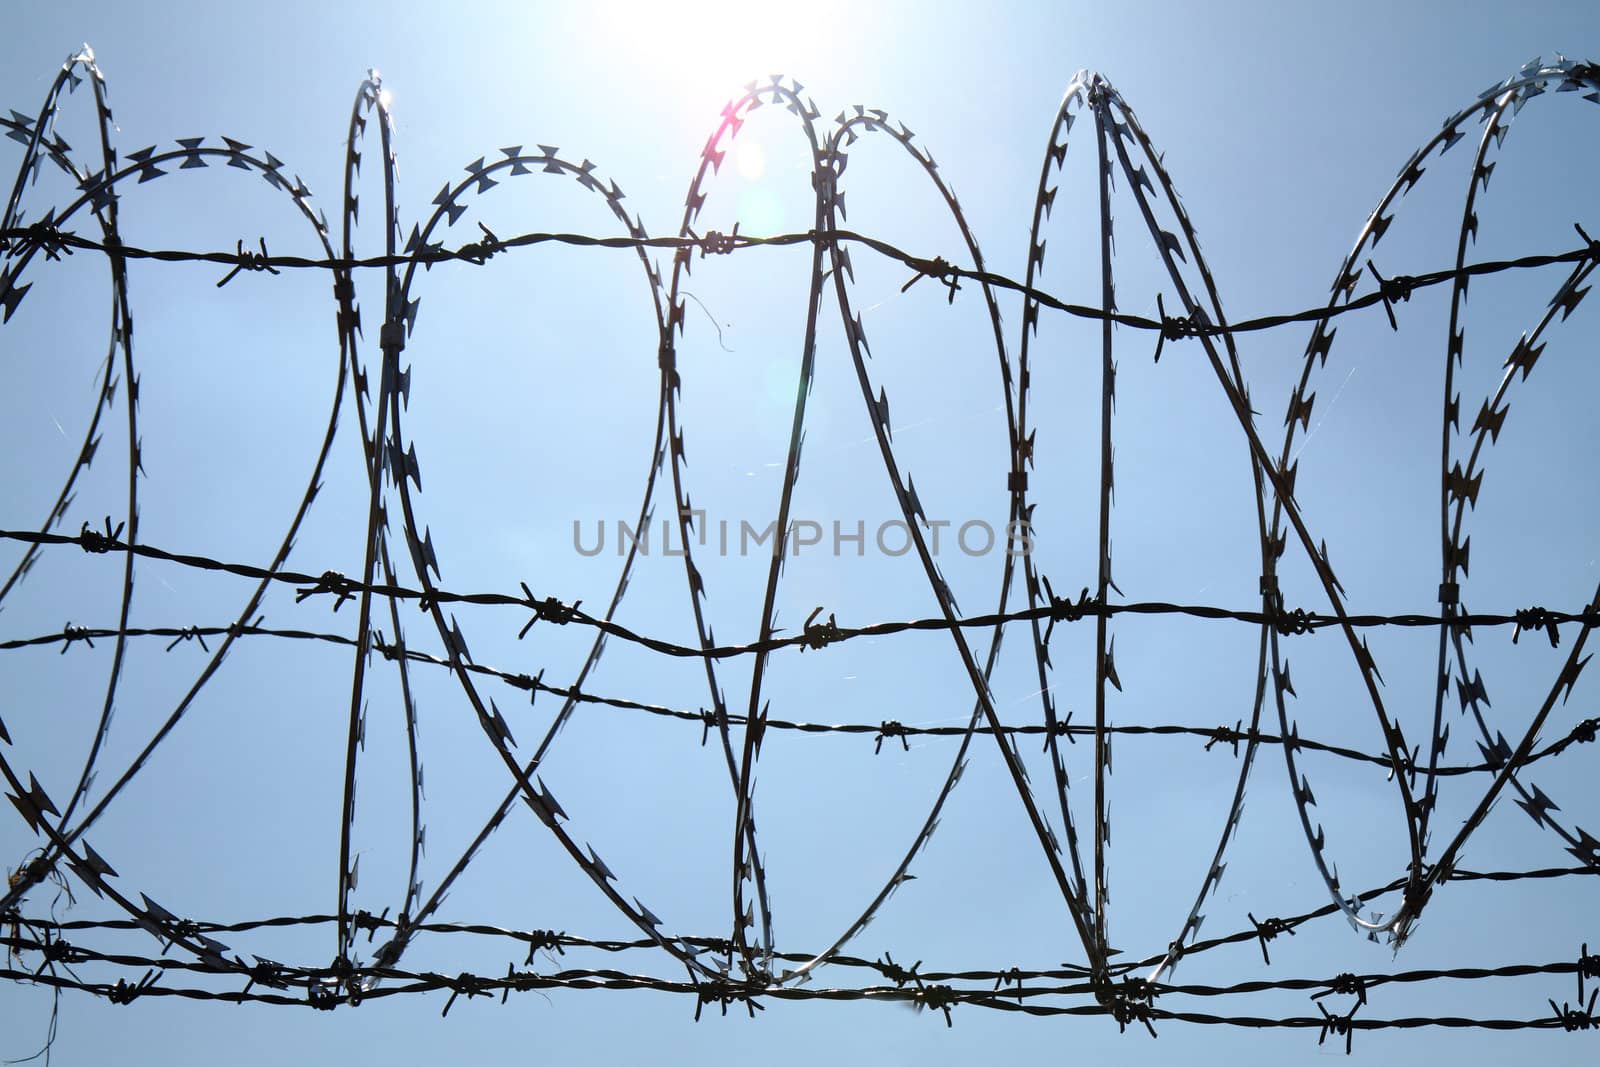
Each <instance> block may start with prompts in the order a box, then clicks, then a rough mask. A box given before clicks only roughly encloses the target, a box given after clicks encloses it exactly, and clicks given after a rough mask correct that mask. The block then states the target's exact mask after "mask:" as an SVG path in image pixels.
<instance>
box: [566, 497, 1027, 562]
mask: <svg viewBox="0 0 1600 1067" xmlns="http://www.w3.org/2000/svg"><path fill="white" fill-rule="evenodd" d="M684 519H685V527H686V528H687V530H688V531H689V536H691V537H692V538H694V544H695V545H696V546H697V547H699V548H701V549H706V550H708V551H712V552H715V553H716V554H717V555H719V556H749V555H757V554H760V555H768V556H777V555H781V554H782V553H784V552H785V551H787V552H788V553H789V555H791V556H798V555H800V554H801V553H802V552H805V551H808V550H809V551H810V552H811V553H812V554H824V553H827V554H831V555H834V556H846V555H856V556H865V555H866V554H867V552H868V551H869V550H876V552H877V553H878V554H880V555H884V556H903V555H905V554H906V553H908V552H910V551H911V550H912V549H913V548H915V547H916V542H917V540H918V539H919V538H920V539H921V540H922V541H923V543H924V544H925V545H926V546H927V548H928V553H929V554H930V555H933V556H937V555H939V554H940V553H941V552H946V551H949V550H950V549H951V548H952V546H953V547H954V548H955V549H957V550H959V551H960V552H961V553H962V554H963V555H966V556H973V557H977V556H986V555H989V554H990V553H991V552H995V551H1003V552H1005V553H1006V554H1007V555H1011V556H1026V555H1028V554H1030V553H1031V552H1032V551H1033V534H1032V531H1031V530H1030V529H1029V527H1028V524H1027V523H1026V522H1022V521H1018V520H1013V521H1011V522H1007V523H1005V524H1004V525H1003V527H1002V528H1001V529H1000V530H999V531H997V530H996V529H995V527H994V525H993V524H992V523H990V522H988V521H987V520H985V519H968V520H966V521H965V522H961V523H957V522H955V521H954V520H951V519H923V520H922V521H921V523H920V524H919V526H920V529H917V530H916V531H913V528H912V526H911V525H910V524H908V523H906V522H905V521H904V520H901V519H887V520H885V521H883V522H879V523H877V524H876V525H875V526H873V527H871V528H869V527H868V523H867V520H865V519H856V520H854V522H850V521H848V520H840V519H833V520H831V521H830V522H829V523H828V524H826V525H824V524H823V523H821V522H818V521H816V520H815V519H793V520H791V521H790V523H789V525H788V528H787V530H786V531H785V535H784V536H783V537H782V538H781V539H780V538H779V536H778V522H777V520H776V519H773V520H771V521H769V522H768V523H767V524H766V525H765V526H759V527H758V526H756V525H755V524H753V523H751V522H750V521H749V520H747V519H739V520H738V521H737V522H735V521H733V520H730V519H718V520H716V522H715V524H712V523H709V522H707V521H706V513H705V511H704V510H703V509H700V508H695V509H693V510H692V511H686V512H685V513H684ZM652 529H654V530H659V536H658V537H657V538H656V539H655V542H654V545H653V546H652V542H651V532H652ZM608 530H609V531H610V532H611V536H610V537H609V538H608V536H607V532H608ZM608 545H609V546H610V548H611V550H612V551H613V552H614V553H615V554H616V555H618V556H625V555H627V554H629V553H630V552H632V553H636V554H638V555H641V556H648V555H650V554H651V553H652V551H654V552H657V553H659V554H661V555H663V556H683V555H685V554H686V552H685V548H684V540H683V534H682V532H681V531H680V530H679V528H678V527H677V526H675V525H674V524H673V523H672V521H671V520H669V519H662V520H661V521H660V522H659V523H657V524H656V525H655V526H652V525H651V524H650V523H648V522H645V523H636V524H633V525H630V524H629V523H628V522H627V521H626V520H623V519H616V520H613V521H612V522H611V523H609V524H608V523H607V521H606V520H605V519H599V520H596V521H595V522H594V524H593V527H592V529H591V530H587V531H586V529H585V523H584V522H583V520H581V519H573V520H572V547H573V548H574V549H576V550H577V552H578V554H579V555H580V556H590V557H593V556H598V555H600V554H601V553H603V552H605V551H606V549H607V546H608Z"/></svg>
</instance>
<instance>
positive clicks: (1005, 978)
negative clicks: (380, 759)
mask: <svg viewBox="0 0 1600 1067" xmlns="http://www.w3.org/2000/svg"><path fill="white" fill-rule="evenodd" d="M326 918H327V919H328V920H329V921H334V920H335V918H336V917H332V916H329V917H326ZM58 929H59V928H58ZM51 933H52V931H50V930H49V929H47V930H46V932H45V933H44V934H43V937H44V939H43V940H37V939H35V938H33V937H22V936H20V934H14V935H13V936H10V937H6V938H0V943H4V944H5V945H6V946H7V947H8V948H9V949H11V950H12V951H13V952H17V951H37V952H39V953H40V954H41V955H43V956H44V957H45V961H46V962H45V964H43V965H41V967H40V968H39V970H38V971H35V972H26V971H13V970H5V971H0V976H4V977H8V978H13V979H17V980H21V981H32V982H36V983H40V984H44V985H50V986H56V987H58V988H70V989H76V990H80V991H84V992H89V993H92V994H95V995H98V996H102V997H105V998H106V999H108V1000H110V1001H111V1002H112V1003H119V1004H127V1003H131V1001H133V1000H134V999H137V998H138V997H140V996H144V995H157V996H178V997H188V998H194V999H214V1000H225V1001H233V1002H236V1003H242V1002H246V1001H254V1002H260V1003H269V1004H281V1005H296V1006H307V1007H313V1008H321V1009H327V1010H331V1009H333V1008H335V1007H338V1006H340V1005H341V1004H349V1005H350V1006H358V1005H359V1004H360V1002H361V1001H362V1000H365V999H369V998H373V997H380V996H393V995H399V994H408V993H427V992H443V991H449V992H450V994H451V995H450V997H449V999H448V1000H447V1001H446V1003H445V1006H444V1008H443V1010H442V1012H441V1014H444V1015H447V1014H448V1013H449V1011H450V1008H451V1007H452V1006H453V1005H454V1003H455V1001H456V999H457V998H459V997H462V996H465V997H466V998H467V999H472V998H474V997H477V996H485V995H492V994H494V993H500V994H502V996H501V1002H502V1003H505V1002H506V1000H507V999H508V997H509V994H510V993H512V992H524V991H531V990H545V989H563V988H567V989H593V988H604V989H649V990H654V991H658V992H673V993H679V994H686V995H693V996H695V997H696V999H697V1001H698V1004H697V1009H696V1012H695V1018H696V1019H697V1020H698V1018H699V1017H700V1012H701V1010H702V1009H703V1008H704V1007H705V1006H707V1005H708V1004H715V1005H719V1006H721V1007H722V1008H723V1010H724V1012H725V1011H726V1008H727V1007H729V1006H731V1005H733V1004H735V1003H737V1004H742V1005H745V1006H747V1008H748V1010H749V1011H750V1012H751V1013H752V1014H753V1013H754V1012H755V1010H757V1009H758V1008H761V1007H762V1004H761V1001H762V999H763V998H766V999H773V1000H862V999H887V1000H902V1001H907V1002H909V1003H912V1004H914V1005H916V1006H918V1007H926V1008H931V1009H935V1010H938V1011H941V1012H943V1014H944V1018H945V1021H946V1023H947V1024H949V1023H951V1022H952V1018H951V1015H950V1012H949V1009H950V1008H951V1007H954V1006H957V1005H961V1004H969V1005H973V1006H980V1007H989V1008H1002V1009H1008V1010H1021V1011H1027V1012H1029V1013H1032V1014H1049V1015H1061V1014H1109V1015H1111V1016H1113V1017H1114V1018H1115V1019H1116V1021H1117V1022H1118V1023H1119V1024H1122V1026H1123V1028H1124V1029H1126V1026H1127V1024H1129V1023H1132V1022H1138V1023H1140V1024H1143V1025H1145V1026H1146V1027H1147V1028H1149V1029H1150V1032H1151V1034H1152V1035H1154V1033H1155V1031H1154V1029H1153V1027H1150V1024H1151V1022H1153V1021H1159V1020H1173V1021H1180V1022H1187V1023H1200V1024H1225V1025H1242V1026H1257V1025H1267V1024H1270V1025H1274V1026H1284V1027H1293V1028H1307V1027H1309V1028H1316V1029H1320V1030H1321V1031H1322V1037H1320V1038H1319V1041H1318V1043H1319V1044H1321V1043H1322V1041H1323V1040H1324V1039H1325V1038H1326V1037H1327V1036H1328V1034H1329V1033H1332V1034H1334V1035H1348V1034H1349V1033H1350V1032H1351V1031H1352V1030H1359V1029H1366V1030H1376V1029H1388V1028H1416V1027H1424V1026H1438V1027H1460V1028H1487V1029H1524V1028H1546V1029H1551V1028H1561V1029H1563V1030H1566V1031H1573V1030H1588V1029H1592V1028H1595V1027H1596V1026H1597V1022H1596V1020H1595V1017H1594V1014H1593V999H1592V998H1591V1001H1590V1003H1589V1005H1588V1007H1587V1008H1586V1007H1585V1006H1584V1004H1583V990H1584V984H1583V983H1584V979H1586V978H1593V977H1597V976H1600V957H1596V956H1591V955H1589V954H1588V952H1587V946H1585V947H1584V950H1583V951H1582V952H1581V954H1580V955H1579V956H1578V957H1577V959H1575V960H1570V959H1569V960H1560V961H1553V962H1549V963H1523V964H1508V965H1501V966H1494V967H1452V968H1419V969H1412V970H1407V971H1400V972H1393V973H1387V974H1384V973H1373V974H1356V973H1352V972H1344V973H1341V974H1338V975H1335V976H1332V977H1324V978H1301V977H1291V978H1275V979H1258V980H1251V981H1245V982H1236V983H1231V984H1227V985H1215V984H1204V983H1181V984H1180V983H1151V982H1145V981H1143V980H1140V979H1129V978H1124V979H1123V980H1122V981H1120V982H1118V981H1115V980H1114V979H1113V978H1111V977H1109V976H1092V975H1085V974H1073V973H1071V972H1061V971H1026V972H1025V971H1023V970H1021V969H1020V968H1016V967H1013V968H1009V969H1002V970H987V971H950V972H937V971H927V972H924V971H922V970H921V963H920V961H919V962H918V963H917V964H915V965H913V966H912V967H910V968H905V967H902V966H899V965H896V964H894V963H893V962H892V959H890V958H888V957H885V959H881V960H879V961H876V962H867V961H859V962H860V963H861V964H863V965H865V966H868V967H872V968H874V969H876V970H878V971H879V972H880V973H881V974H883V976H884V977H885V978H886V979H888V980H889V981H891V982H893V983H894V984H893V985H877V986H854V987H839V986H835V987H811V986H803V987H772V986H768V985H765V984H762V983H759V982H753V981H735V980H726V981H712V982H702V981H693V980H691V981H687V982H686V981H682V980H672V979H665V978H661V977H658V976H653V975H641V974H630V973H627V972H623V971H619V970H616V969H614V968H563V969H561V970H559V971H555V972H540V971H533V970H524V971H519V970H517V968H516V965H515V964H514V963H508V964H507V968H506V973H505V975H504V976H499V975H484V974H474V973H472V972H466V971H463V972H460V973H459V974H456V975H454V976H451V975H446V974H440V973H438V972H434V971H415V970H402V969H400V968H396V967H359V966H353V967H349V968H342V967H341V968H309V969H308V968H298V967H290V966H284V965H281V964H278V963H276V962H274V961H268V960H262V959H260V958H259V957H258V958H257V963H256V964H255V965H254V966H250V965H245V964H243V963H242V961H241V962H240V965H239V967H237V968H234V969H229V968H219V967H217V966H215V965H214V964H210V963H205V962H193V961H186V960H176V959H167V958H164V957H149V956H140V955H126V954H115V953H102V952H98V951H96V950H94V949H90V948H86V947H84V946H81V945H75V944H71V943H69V942H66V941H65V940H63V939H61V938H59V937H52V936H51ZM541 947H542V948H546V949H548V948H550V947H551V945H550V944H549V943H548V942H545V943H543V944H538V943H536V944H534V945H533V947H532V948H530V950H529V953H528V960H527V963H526V964H525V966H528V967H531V966H532V964H533V958H534V954H535V952H537V951H538V950H539V949H540V948H541ZM84 963H110V964H115V965H118V966H122V967H126V968H131V969H133V970H138V969H141V968H142V969H144V970H145V974H144V976H143V978H141V979H140V980H139V981H138V982H137V983H135V984H133V985H131V986H130V985H129V984H128V982H127V980H126V979H119V980H118V981H117V982H116V983H115V984H112V983H110V982H91V981H86V980H84V979H82V978H80V977H78V976H77V975H76V974H75V973H74V972H72V971H71V965H73V964H84ZM57 966H61V967H62V968H64V969H66V970H67V971H68V973H69V975H71V977H70V978H62V977H61V976H60V975H59V974H58V973H57V971H56V967H57ZM46 972H48V973H46ZM174 973H176V974H183V973H188V974H211V975H218V976H223V975H226V976H229V977H233V978H239V977H245V978H247V979H248V984H247V985H246V986H245V988H244V989H243V990H241V991H238V992H233V991H220V990H215V989H209V988H203V987H198V986H190V987H181V986H174V985H160V984H158V983H159V982H160V981H161V979H163V978H165V977H166V976H167V975H168V974H174ZM1568 974H1572V975H1577V976H1578V979H1579V1006H1578V1008H1577V1009H1573V1008H1572V1007H1571V1006H1570V1004H1563V1005H1562V1006H1561V1007H1559V1008H1558V1007H1557V1006H1556V1004H1555V1001H1554V1000H1553V999H1549V998H1546V1000H1547V1003H1549V1004H1550V1007H1551V1009H1552V1014H1551V1015H1549V1016H1543V1017H1539V1018H1534V1019H1490V1018H1472V1017H1465V1016H1426V1017H1423V1016H1407V1017H1401V1018H1397V1019H1374V1018H1370V1017H1366V1018H1362V1019H1359V1020H1357V1019H1355V1014H1356V1012H1357V1010H1358V1009H1359V1008H1360V1007H1361V1006H1363V1005H1365V1004H1366V1003H1367V1002H1368V993H1369V992H1372V991H1374V990H1376V989H1379V988H1382V987H1383V986H1388V985H1406V984H1417V983H1426V982H1434V981H1438V980H1457V981H1480V980H1486V979H1497V978H1527V977H1537V976H1546V975H1568ZM1074 977H1076V978H1080V979H1082V980H1079V981H1067V982H1064V983H1063V982H1062V981H1061V980H1062V979H1063V978H1067V979H1070V978H1074ZM377 981H383V982H387V983H389V984H388V985H386V986H381V987H380V986H377V984H376V982H377ZM954 982H982V983H985V984H987V983H990V982H992V983H993V986H992V987H991V988H971V987H957V986H955V985H953V984H951V983H954ZM1029 982H1032V983H1034V984H1032V985H1027V984H1025V983H1029ZM1044 982H1055V983H1056V984H1041V983H1044ZM258 983H259V984H262V985H266V986H269V987H275V988H277V989H290V988H296V987H298V988H303V989H304V991H305V993H304V998H303V999H302V998H297V997H293V996H289V995H286V994H282V993H268V992H262V993H252V989H253V988H254V987H255V986H256V985H257V984H258ZM352 983H354V985H353V986H352V987H353V988H356V989H359V990H360V992H359V993H356V994H351V995H348V996H340V995H337V994H333V993H328V992H326V990H327V989H328V988H329V987H330V986H331V987H334V988H337V987H339V986H342V985H351V984H352ZM1313 990H1315V991H1316V992H1313V993H1312V996H1311V999H1312V1000H1313V1002H1316V1003H1317V1004H1318V1007H1319V1010H1320V1012H1321V1018H1320V1019H1319V1018H1316V1017H1312V1016H1305V1017H1294V1016H1289V1017H1283V1016H1273V1017H1260V1016H1222V1015H1216V1014H1212V1013H1201V1012H1187V1011H1173V1010H1170V1009H1162V1008H1156V1007H1155V1006H1154V1005H1155V1001H1156V999H1157V998H1158V997H1162V996H1168V997H1170V996H1192V997H1206V998H1217V997H1228V996H1237V995H1240V994H1248V993H1260V992H1268V991H1285V992H1311V991H1313ZM1085 995H1087V996H1092V997H1093V998H1094V1001H1095V1003H1093V1004H1079V1005H1058V1004H1037V1003H1032V1004H1030V1003H1026V1002H1027V1001H1037V1000H1039V999H1041V998H1045V997H1082V996H1085ZM1329 995H1343V996H1350V997H1354V998H1355V1001H1354V1003H1353V1004H1352V1005H1351V1007H1350V1010H1349V1012H1348V1013H1346V1014H1344V1015H1336V1014H1332V1013H1329V1012H1328V1011H1327V1010H1326V1008H1324V1007H1322V1006H1321V1003H1320V1002H1321V999H1322V998H1323V997H1326V996H1329ZM1012 1002H1015V1003H1012Z"/></svg>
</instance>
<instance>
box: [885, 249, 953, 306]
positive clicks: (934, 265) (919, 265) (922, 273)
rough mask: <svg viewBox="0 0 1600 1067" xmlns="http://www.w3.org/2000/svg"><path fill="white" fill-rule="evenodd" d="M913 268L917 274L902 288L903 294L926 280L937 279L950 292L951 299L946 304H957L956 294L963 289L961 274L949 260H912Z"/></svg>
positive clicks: (937, 257) (936, 258) (937, 258)
mask: <svg viewBox="0 0 1600 1067" xmlns="http://www.w3.org/2000/svg"><path fill="white" fill-rule="evenodd" d="M911 266H912V267H914V268H915V269H916V272H917V273H915V274H913V275H912V276H911V280H910V281H908V282H906V283H905V284H904V285H902V286H901V287H900V291H901V292H902V293H904V292H906V291H907V290H909V289H910V288H911V287H912V286H913V285H916V284H917V283H918V282H920V281H921V280H922V279H924V278H936V279H938V281H939V282H940V284H942V285H944V286H945V287H946V288H947V289H949V290H950V297H949V299H948V300H946V301H945V302H946V303H948V304H954V303H955V302H956V293H957V291H959V290H960V288H961V274H960V272H959V271H957V270H956V268H955V267H953V266H951V265H950V263H949V261H948V260H946V259H945V258H944V257H943V256H935V257H934V258H932V259H912V261H911Z"/></svg>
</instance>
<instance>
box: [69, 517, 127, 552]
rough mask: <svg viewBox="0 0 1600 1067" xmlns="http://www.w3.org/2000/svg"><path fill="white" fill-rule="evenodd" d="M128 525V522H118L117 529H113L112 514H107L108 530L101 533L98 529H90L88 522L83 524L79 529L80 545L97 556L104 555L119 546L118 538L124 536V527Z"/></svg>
mask: <svg viewBox="0 0 1600 1067" xmlns="http://www.w3.org/2000/svg"><path fill="white" fill-rule="evenodd" d="M126 525H127V524H126V523H121V522H119V523H117V527H116V529H114V530H113V529H112V528H111V516H110V515H107V516H106V532H105V533H101V532H100V531H98V530H91V529H89V524H88V523H87V522H86V523H84V524H83V526H82V528H81V529H79V530H78V547H79V548H81V549H83V550H84V551H85V552H92V553H94V554H95V555H97V556H103V555H105V554H106V553H107V552H110V551H111V550H112V549H113V548H116V547H117V538H119V537H121V536H122V528H123V527H124V526H126Z"/></svg>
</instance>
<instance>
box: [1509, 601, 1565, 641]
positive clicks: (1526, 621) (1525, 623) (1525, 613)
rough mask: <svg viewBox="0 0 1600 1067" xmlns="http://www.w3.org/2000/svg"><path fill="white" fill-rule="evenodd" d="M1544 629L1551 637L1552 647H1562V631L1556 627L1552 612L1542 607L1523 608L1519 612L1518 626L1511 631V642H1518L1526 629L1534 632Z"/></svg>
mask: <svg viewBox="0 0 1600 1067" xmlns="http://www.w3.org/2000/svg"><path fill="white" fill-rule="evenodd" d="M1534 630H1543V631H1544V632H1545V635H1546V636H1547V637H1549V638H1550V647H1551V648H1560V647H1561V631H1560V630H1558V629H1556V620H1555V619H1554V618H1552V617H1551V615H1550V613H1549V612H1548V611H1546V610H1545V609H1544V608H1541V607H1532V608H1523V609H1522V610H1520V611H1518V612H1517V628H1516V629H1515V630H1513V631H1511V643H1512V644H1513V645H1514V644H1516V643H1517V638H1519V637H1521V636H1522V634H1523V632H1524V631H1527V632H1530V633H1531V632H1532V631H1534Z"/></svg>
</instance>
